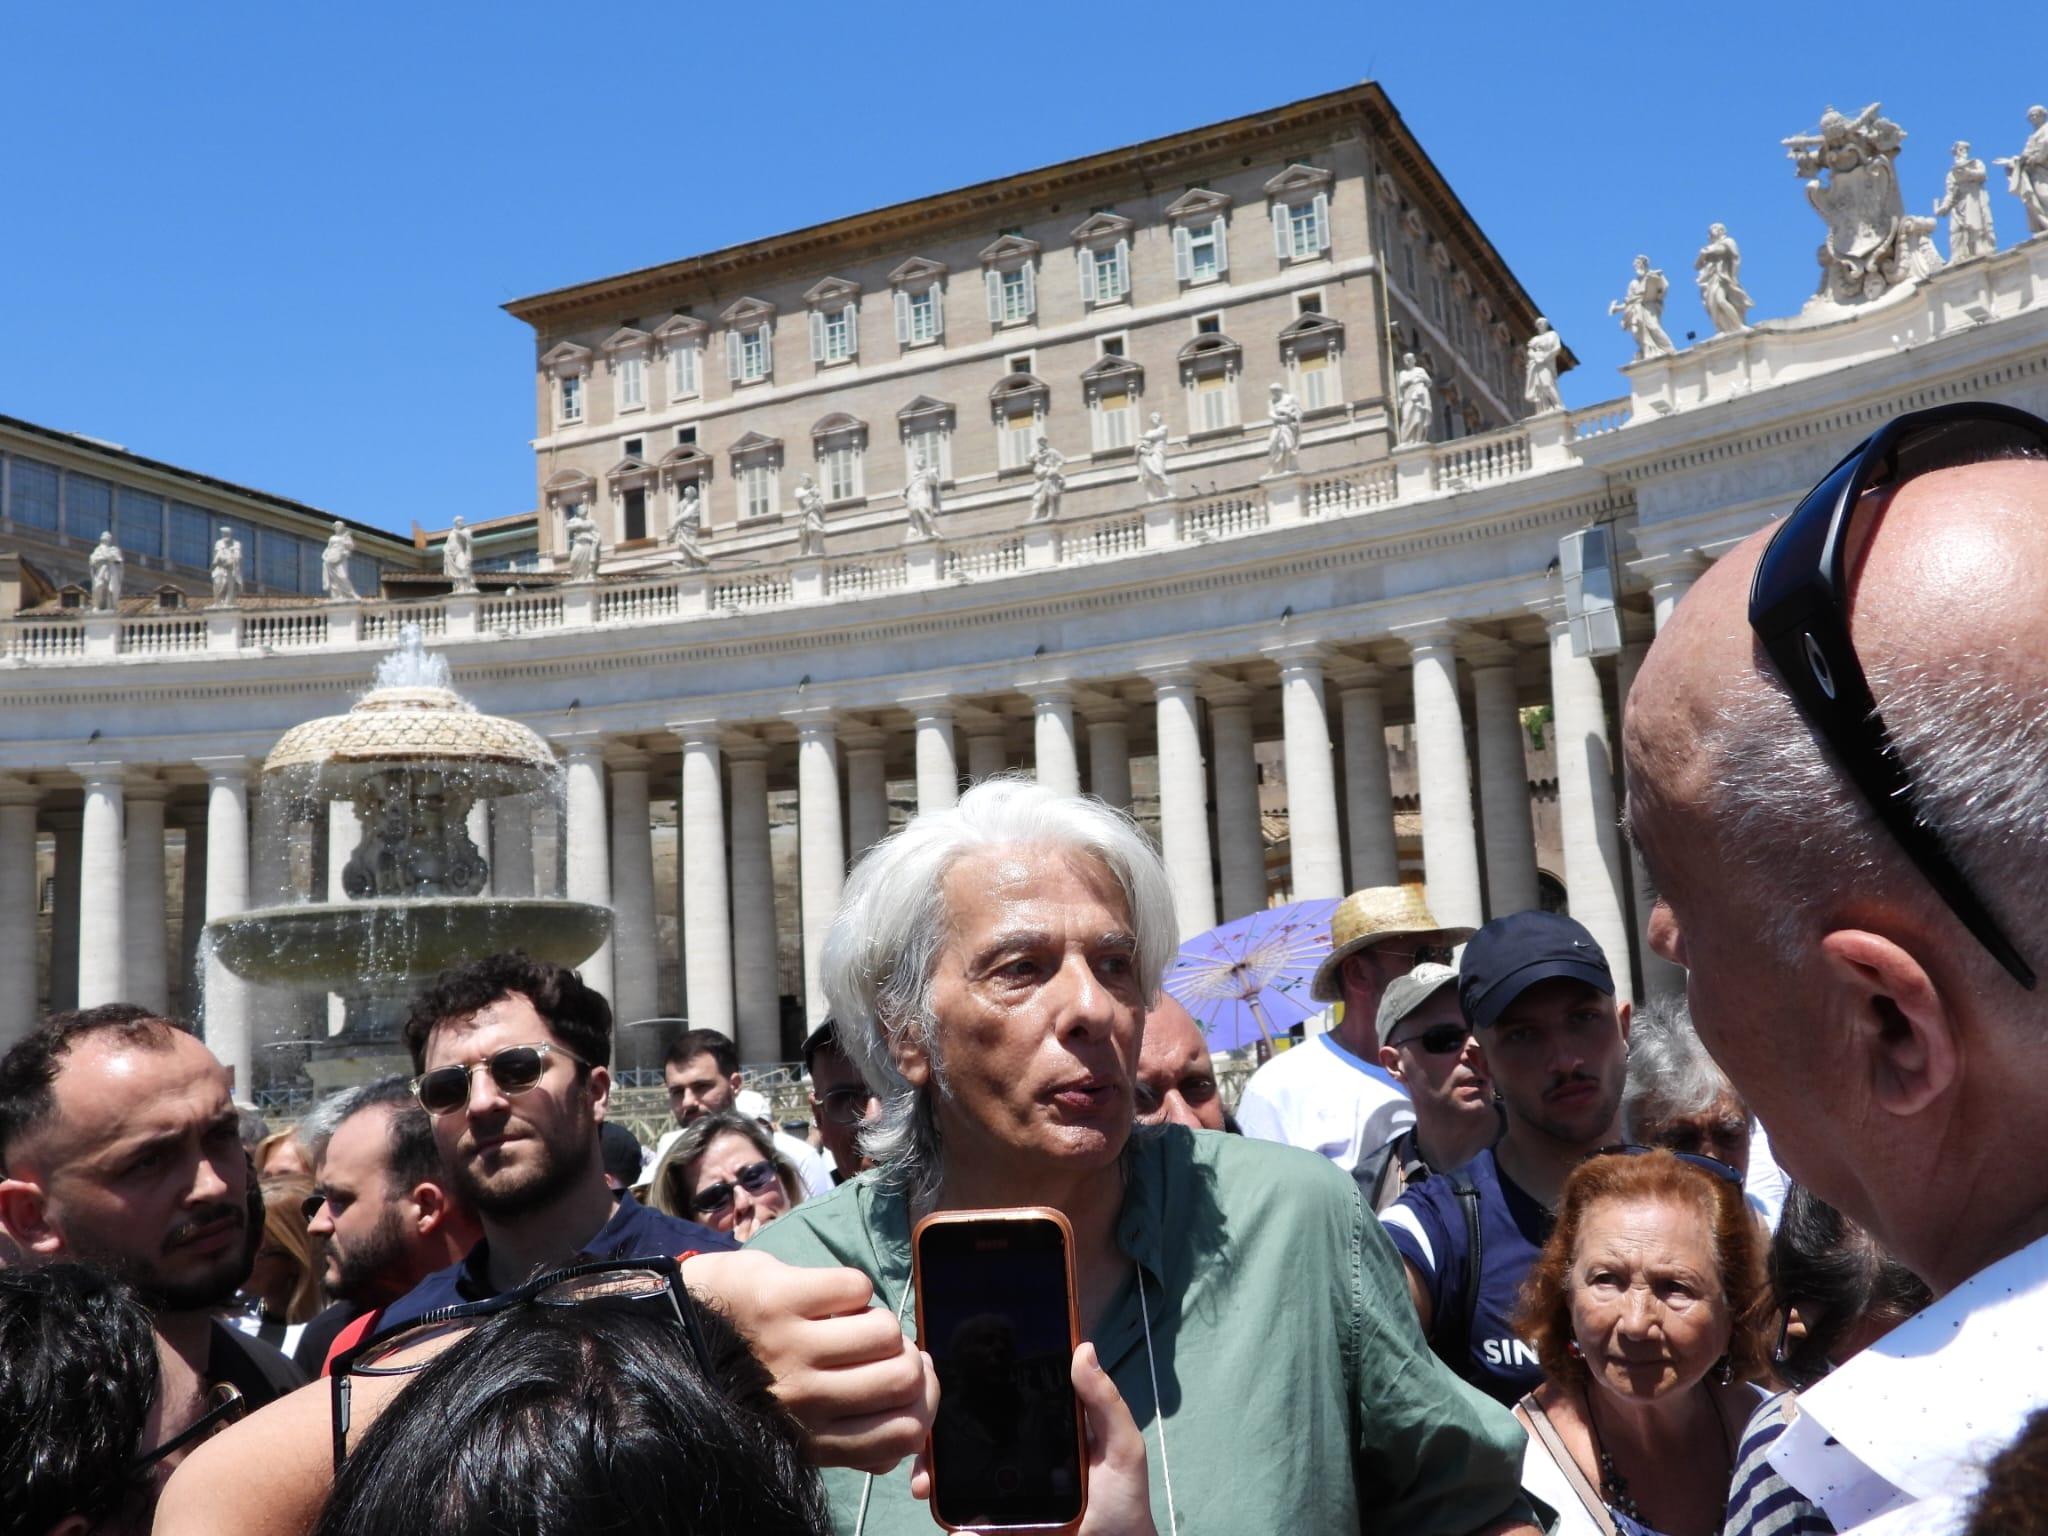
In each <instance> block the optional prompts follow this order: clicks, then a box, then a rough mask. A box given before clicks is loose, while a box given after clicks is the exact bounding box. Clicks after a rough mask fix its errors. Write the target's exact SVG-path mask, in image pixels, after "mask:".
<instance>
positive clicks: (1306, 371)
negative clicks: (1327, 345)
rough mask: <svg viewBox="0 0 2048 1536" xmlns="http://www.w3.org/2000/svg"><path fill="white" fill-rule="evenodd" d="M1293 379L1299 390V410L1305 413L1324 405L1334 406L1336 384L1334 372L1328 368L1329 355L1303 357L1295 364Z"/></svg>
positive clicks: (1323, 353)
mask: <svg viewBox="0 0 2048 1536" xmlns="http://www.w3.org/2000/svg"><path fill="white" fill-rule="evenodd" d="M1294 372H1295V377H1296V379H1297V380H1298V381H1299V382H1298V384H1297V387H1298V388H1299V389H1300V390H1301V408H1302V409H1303V410H1305V411H1315V410H1320V409H1322V408H1323V407H1324V406H1326V405H1334V404H1336V401H1335V399H1334V398H1333V396H1334V394H1335V389H1334V385H1335V383H1336V374H1335V371H1334V370H1333V369H1332V368H1331V367H1330V354H1329V353H1327V352H1318V353H1316V354H1315V355H1314V356H1313V357H1304V358H1303V359H1302V360H1301V361H1300V362H1298V363H1297V364H1295V368H1294Z"/></svg>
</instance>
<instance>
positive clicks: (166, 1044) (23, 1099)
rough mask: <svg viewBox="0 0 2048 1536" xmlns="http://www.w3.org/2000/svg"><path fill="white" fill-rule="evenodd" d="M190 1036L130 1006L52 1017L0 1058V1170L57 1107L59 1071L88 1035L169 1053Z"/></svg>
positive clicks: (173, 1023)
mask: <svg viewBox="0 0 2048 1536" xmlns="http://www.w3.org/2000/svg"><path fill="white" fill-rule="evenodd" d="M191 1032H192V1031H191V1030H190V1029H188V1028H187V1027H186V1026H185V1025H183V1024H181V1023H179V1022H178V1021H177V1020H176V1019H167V1018H165V1017H163V1016H162V1015H161V1014H157V1013H152V1012H151V1011H150V1010H149V1009H147V1008H139V1007H137V1006H136V1005H135V1004H133V1003H106V1004H103V1005H102V1006H100V1007H98V1008H78V1009H72V1010H70V1011H69V1012H65V1013H53V1014H51V1015H50V1016H49V1017H48V1018H46V1019H44V1020H43V1022H42V1023H40V1024H38V1025H37V1026H36V1027H35V1028H34V1029H32V1030H30V1031H29V1032H28V1033H27V1034H26V1035H23V1036H22V1037H21V1038H20V1039H19V1040H17V1041H15V1042H14V1044H13V1045H12V1046H10V1047H9V1048H8V1051H7V1054H6V1055H5V1056H0V1169H5V1168H6V1167H7V1152H8V1149H9V1148H10V1147H12V1146H13V1145H14V1143H15V1142H16V1141H18V1140H19V1139H20V1138H21V1137H23V1136H24V1135H26V1134H27V1133H28V1132H30V1131H32V1130H34V1129H35V1128H36V1127H37V1126H38V1125H40V1124H41V1123H42V1122H43V1121H44V1120H46V1119H47V1118H49V1116H50V1115H51V1114H52V1113H53V1112H54V1111H55V1110H56V1108H57V1095H56V1093H55V1091H54V1088H55V1084H56V1082H57V1071H58V1068H59V1067H60V1066H61V1065H62V1062H63V1058H64V1057H65V1056H66V1055H68V1054H69V1053H70V1051H71V1047H72V1046H74V1045H76V1044H77V1043H78V1042H79V1041H80V1040H83V1039H85V1038H86V1037H88V1036H90V1035H101V1034H114V1035H119V1036H120V1037H121V1038H122V1039H123V1040H125V1041H126V1042H127V1043H129V1044H130V1045H135V1046H139V1047H141V1048H143V1049H145V1050H168V1049H170V1047H171V1043H172V1037H173V1036H175V1035H181V1034H190V1033H191Z"/></svg>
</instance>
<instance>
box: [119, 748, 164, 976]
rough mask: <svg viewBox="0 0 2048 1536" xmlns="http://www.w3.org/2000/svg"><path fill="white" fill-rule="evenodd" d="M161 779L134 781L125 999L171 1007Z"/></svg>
mask: <svg viewBox="0 0 2048 1536" xmlns="http://www.w3.org/2000/svg"><path fill="white" fill-rule="evenodd" d="M168 793H169V791H168V789H167V787H166V786H165V784H164V783H163V781H162V780H161V779H154V778H149V779H135V780H131V781H130V782H129V784H128V792H127V800H128V806H127V809H128V848H127V859H128V871H127V881H126V889H127V906H126V908H125V909H124V910H123V912H122V915H121V929H122V933H123V935H124V936H125V943H126V946H127V952H128V953H127V972H128V975H127V986H126V987H125V988H123V991H124V993H125V994H126V995H125V997H124V998H123V1001H125V1002H130V1003H134V1004H136V1005H137V1006H138V1007H142V1008H148V1009H150V1010H151V1011H153V1012H156V1013H168V1012H169V1011H170V1007H171V988H170V974H169V961H170V934H169V932H168V928H169V919H168V918H167V917H166V915H165V910H164V908H165V902H164V800H165V797H166V796H167V795H168Z"/></svg>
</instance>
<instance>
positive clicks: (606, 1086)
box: [590, 1067, 612, 1120]
mask: <svg viewBox="0 0 2048 1536" xmlns="http://www.w3.org/2000/svg"><path fill="white" fill-rule="evenodd" d="M611 1102H612V1075H611V1073H610V1072H608V1071H607V1070H606V1069H605V1068H603V1067H592V1068H591V1069H590V1112H591V1114H592V1115H593V1116H594V1117H595V1118H597V1119H599V1120H602V1119H603V1118H604V1117H605V1113H606V1111H607V1110H609V1109H610V1108H611Z"/></svg>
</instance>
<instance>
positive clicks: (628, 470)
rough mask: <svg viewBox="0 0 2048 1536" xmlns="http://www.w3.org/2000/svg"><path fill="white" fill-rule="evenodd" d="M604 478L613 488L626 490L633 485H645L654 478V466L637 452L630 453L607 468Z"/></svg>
mask: <svg viewBox="0 0 2048 1536" xmlns="http://www.w3.org/2000/svg"><path fill="white" fill-rule="evenodd" d="M604 478H605V481H606V483H607V484H609V485H610V486H611V488H612V489H613V490H615V491H619V490H626V489H628V488H630V487H632V486H636V485H645V484H646V483H647V482H648V481H649V480H651V479H653V478H654V466H653V465H652V464H650V463H648V462H647V461H646V460H645V459H643V458H641V457H640V456H639V455H638V454H637V453H629V454H627V455H626V456H625V457H624V458H623V459H621V460H619V462H618V463H616V464H614V465H613V466H612V467H611V468H610V469H608V470H606V471H605V472H604Z"/></svg>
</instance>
